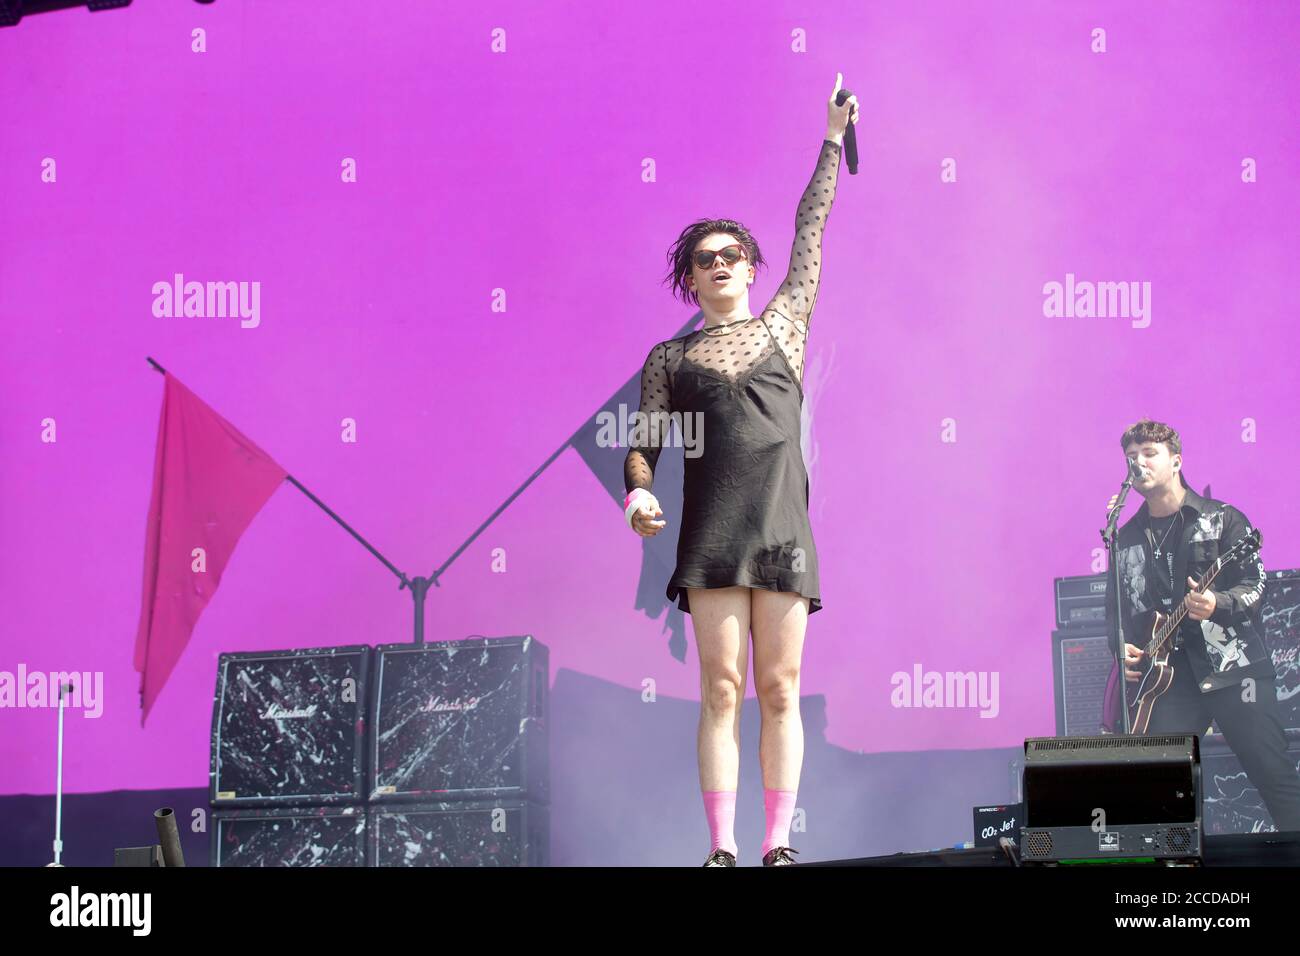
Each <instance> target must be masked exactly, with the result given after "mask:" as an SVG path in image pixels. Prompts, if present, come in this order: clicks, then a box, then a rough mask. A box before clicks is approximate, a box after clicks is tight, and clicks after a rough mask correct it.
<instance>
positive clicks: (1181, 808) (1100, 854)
mask: <svg viewBox="0 0 1300 956" xmlns="http://www.w3.org/2000/svg"><path fill="white" fill-rule="evenodd" d="M1024 777H1025V779H1024V794H1025V799H1024V823H1023V825H1022V826H1021V830H1020V837H1021V843H1020V858H1021V860H1022V861H1023V862H1025V863H1065V862H1080V863H1088V862H1097V861H1101V860H1110V861H1124V862H1139V861H1148V860H1175V861H1177V860H1189V861H1193V862H1194V861H1196V860H1199V859H1200V856H1201V761H1200V751H1199V748H1198V744H1197V738H1196V736H1195V735H1194V734H1169V735H1153V736H1142V737H1134V736H1118V735H1106V736H1098V737H1036V738H1030V739H1028V740H1026V741H1025V771H1024Z"/></svg>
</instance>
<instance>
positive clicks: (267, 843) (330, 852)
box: [208, 806, 366, 866]
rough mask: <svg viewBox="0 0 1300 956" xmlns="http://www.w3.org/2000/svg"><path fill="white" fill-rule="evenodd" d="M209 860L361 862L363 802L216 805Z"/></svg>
mask: <svg viewBox="0 0 1300 956" xmlns="http://www.w3.org/2000/svg"><path fill="white" fill-rule="evenodd" d="M208 829H209V832H210V833H211V834H212V865H213V866H365V865H366V808H365V807H364V806H330V807H285V808H271V809H267V808H259V809H251V810H215V811H213V813H212V820H211V824H210V826H209V828H208Z"/></svg>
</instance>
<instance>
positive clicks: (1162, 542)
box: [1151, 509, 1183, 560]
mask: <svg viewBox="0 0 1300 956" xmlns="http://www.w3.org/2000/svg"><path fill="white" fill-rule="evenodd" d="M1182 523H1183V512H1182V509H1179V511H1178V518H1177V519H1176V520H1174V521H1171V522H1169V527H1168V528H1165V533H1164V535H1162V536H1161V538H1160V543H1159V544H1158V545H1156V559H1157V560H1159V558H1160V549H1161V548H1163V547H1164V546H1165V541H1166V540H1167V539H1168V538H1169V532H1171V531H1173V530H1174V525H1176V524H1177V525H1181V524H1182ZM1151 537H1152V538H1155V535H1154V534H1153V535H1151Z"/></svg>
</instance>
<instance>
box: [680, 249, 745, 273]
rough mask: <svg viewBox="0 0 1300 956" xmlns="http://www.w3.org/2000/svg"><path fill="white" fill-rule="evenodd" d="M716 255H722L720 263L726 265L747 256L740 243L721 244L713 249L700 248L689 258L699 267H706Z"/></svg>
mask: <svg viewBox="0 0 1300 956" xmlns="http://www.w3.org/2000/svg"><path fill="white" fill-rule="evenodd" d="M718 256H722V264H723V265H726V266H734V265H735V264H736V263H737V262H739V261H740V260H741V259H748V258H749V256H747V255H746V254H745V247H744V246H741V245H733V246H723V247H722V248H721V249H713V250H709V249H701V250H700V251H699V252H697V253H695V254H694V255H693V256H691V258H692V259H693V260H694V262H695V264H696V265H697V266H699V267H700V268H701V269H707V268H709V267H710V266H711V265H713V263H714V262H715V261H717V258H718Z"/></svg>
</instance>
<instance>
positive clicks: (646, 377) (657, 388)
mask: <svg viewBox="0 0 1300 956" xmlns="http://www.w3.org/2000/svg"><path fill="white" fill-rule="evenodd" d="M670 344H671V343H668V342H660V343H659V344H658V345H656V346H655V347H654V348H652V349H651V350H650V354H649V355H648V356H646V360H645V365H643V366H642V367H641V409H640V411H641V414H639V415H637V417H636V418H635V419H634V420H633V421H632V422H631V423H630V425H629V428H628V435H629V438H628V452H627V457H626V458H625V459H623V487H624V490H626V491H629V492H630V491H631V490H632V489H633V488H644V489H646V491H650V490H651V486H652V485H653V484H654V473H655V463H656V462H658V460H659V452H661V451H662V450H663V447H664V440H665V438H666V437H667V435H668V416H669V414H670V413H671V412H672V393H671V390H670V389H669V385H668V347H669V345H670Z"/></svg>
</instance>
